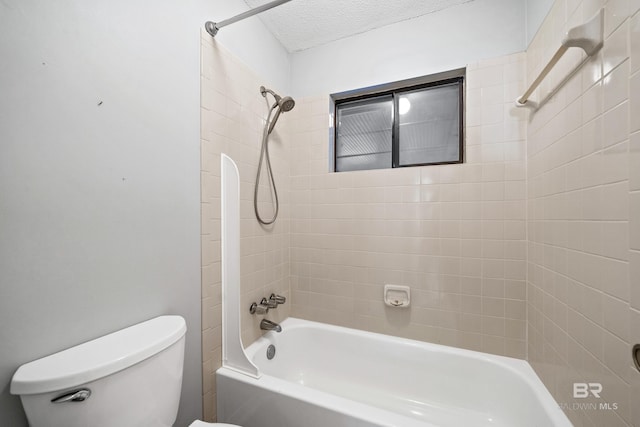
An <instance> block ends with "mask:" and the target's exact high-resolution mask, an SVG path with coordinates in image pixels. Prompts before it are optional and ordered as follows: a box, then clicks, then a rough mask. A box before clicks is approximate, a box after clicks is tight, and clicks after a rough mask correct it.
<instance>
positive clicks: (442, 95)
mask: <svg viewBox="0 0 640 427" xmlns="http://www.w3.org/2000/svg"><path fill="white" fill-rule="evenodd" d="M459 86H460V85H459V84H458V83H454V84H450V85H445V86H437V87H431V88H426V89H420V90H417V91H411V92H403V93H398V94H397V96H398V97H399V99H398V106H399V108H398V109H399V113H400V114H399V123H400V129H399V139H398V141H399V149H398V164H399V165H400V166H407V165H420V164H428V163H451V162H458V161H460V89H459Z"/></svg>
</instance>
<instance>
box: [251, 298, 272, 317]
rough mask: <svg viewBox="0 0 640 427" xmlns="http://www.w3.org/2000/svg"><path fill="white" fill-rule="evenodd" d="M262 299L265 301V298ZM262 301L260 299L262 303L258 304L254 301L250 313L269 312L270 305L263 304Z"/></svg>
mask: <svg viewBox="0 0 640 427" xmlns="http://www.w3.org/2000/svg"><path fill="white" fill-rule="evenodd" d="M262 301H265V299H264V298H263V299H262ZM262 301H260V304H256V303H255V302H254V303H252V304H251V306H250V307H249V313H251V314H267V313H268V312H269V306H267V305H266V304H263V303H262Z"/></svg>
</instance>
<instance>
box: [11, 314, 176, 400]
mask: <svg viewBox="0 0 640 427" xmlns="http://www.w3.org/2000/svg"><path fill="white" fill-rule="evenodd" d="M186 331H187V326H186V324H185V321H184V319H183V318H182V317H181V316H160V317H156V318H154V319H151V320H147V321H146V322H142V323H139V324H137V325H133V326H130V327H128V328H126V329H122V330H119V331H117V332H114V333H111V334H109V335H105V336H103V337H100V338H97V339H94V340H92V341H89V342H86V343H84V344H80V345H78V346H75V347H71V348H69V349H67V350H63V351H61V352H59V353H55V354H52V355H50V356H47V357H43V358H42V359H38V360H34V361H33V362H29V363H26V364H24V365H22V366H20V367H19V368H18V370H17V371H16V373H15V374H14V375H13V379H12V380H11V394H17V395H26V394H39V393H48V392H52V391H57V390H64V389H66V388H70V387H77V386H79V385H82V384H86V383H88V382H91V381H95V380H97V379H100V378H103V377H105V376H107V375H111V374H113V373H116V372H118V371H121V370H123V369H125V368H128V367H130V366H132V365H134V364H136V363H138V362H141V361H143V360H144V359H147V358H149V357H151V356H153V355H155V354H157V353H159V352H161V351H162V350H164V349H165V348H167V347H169V346H171V345H172V344H174V343H176V342H177V341H178V340H179V339H180V338H182V337H183V336H184V334H185V332H186Z"/></svg>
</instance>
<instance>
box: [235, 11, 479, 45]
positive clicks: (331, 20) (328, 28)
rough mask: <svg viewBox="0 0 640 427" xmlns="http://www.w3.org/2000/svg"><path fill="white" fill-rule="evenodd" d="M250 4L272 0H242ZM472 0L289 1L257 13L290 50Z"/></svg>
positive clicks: (319, 43)
mask: <svg viewBox="0 0 640 427" xmlns="http://www.w3.org/2000/svg"><path fill="white" fill-rule="evenodd" d="M244 1H245V3H247V5H249V7H251V8H254V7H256V6H260V5H263V4H265V3H269V2H270V1H271V0H244ZM470 1H473V0H292V1H290V2H289V3H285V4H283V5H281V6H278V7H276V8H274V9H271V10H268V11H266V12H263V13H261V14H259V15H258V16H259V17H260V19H261V20H262V22H264V24H265V25H266V26H267V28H269V30H270V31H271V32H272V33H273V34H274V35H275V37H276V38H277V39H278V40H279V41H280V43H282V45H283V46H284V47H285V48H286V49H287V50H288V51H289V52H296V51H300V50H305V49H309V48H311V47H315V46H319V45H321V44H325V43H328V42H331V41H334V40H338V39H341V38H344V37H348V36H352V35H354V34H358V33H363V32H365V31H369V30H372V29H374V28H379V27H383V26H385V25H389V24H393V23H395V22H399V21H404V20H407V19H411V18H416V17H418V16H422V15H426V14H429V13H433V12H437V11H439V10H442V9H446V8H448V7H452V6H455V5H458V4H461V3H468V2H470Z"/></svg>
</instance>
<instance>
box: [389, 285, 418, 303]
mask: <svg viewBox="0 0 640 427" xmlns="http://www.w3.org/2000/svg"><path fill="white" fill-rule="evenodd" d="M384 303H385V304H386V305H388V306H389V307H400V308H407V307H409V304H410V303H411V288H409V287H408V286H400V285H384Z"/></svg>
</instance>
